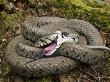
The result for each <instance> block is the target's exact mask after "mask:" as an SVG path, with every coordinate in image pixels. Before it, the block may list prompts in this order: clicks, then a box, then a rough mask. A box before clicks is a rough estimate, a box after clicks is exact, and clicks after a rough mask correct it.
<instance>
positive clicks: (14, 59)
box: [6, 17, 110, 77]
mask: <svg viewBox="0 0 110 82" xmlns="http://www.w3.org/2000/svg"><path fill="white" fill-rule="evenodd" d="M56 21H57V22H56ZM55 31H63V32H65V31H66V32H68V33H74V31H76V32H77V33H79V34H81V35H83V36H84V37H86V39H87V46H86V45H75V44H73V43H64V44H62V45H61V47H60V48H59V49H58V50H57V51H56V52H55V53H54V54H53V55H54V56H55V57H50V58H42V59H38V60H35V61H33V62H30V61H32V59H31V58H33V59H36V55H37V54H38V53H39V52H40V51H41V50H40V48H37V47H35V46H34V44H35V43H36V41H37V40H38V39H39V38H41V37H42V36H44V35H45V34H48V33H52V32H55ZM22 35H23V36H22ZM22 35H20V36H18V37H16V38H15V39H13V40H12V41H11V42H10V43H9V45H8V46H7V51H6V60H7V62H8V63H9V64H10V65H11V66H12V69H14V70H15V71H16V72H17V73H19V74H21V75H24V76H34V77H40V76H46V75H52V74H59V73H66V72H68V71H71V70H72V69H74V68H75V67H77V66H78V63H80V62H81V63H87V64H90V65H92V64H97V63H98V62H99V61H100V60H101V59H102V58H103V57H104V56H106V55H108V54H106V53H109V52H110V51H109V49H108V48H106V47H105V46H103V45H104V44H103V42H102V38H101V36H100V34H99V32H98V31H97V30H96V29H95V27H94V26H93V25H91V24H90V23H88V22H86V21H83V20H78V19H71V20H66V19H63V18H58V17H37V18H35V17H33V18H27V20H26V21H25V22H24V25H23V28H22ZM28 40H30V41H28ZM20 43H21V44H20ZM89 46H90V47H89ZM102 46H103V47H102ZM100 47H101V48H100ZM36 52H38V53H37V54H36ZM105 52H106V53H105ZM23 53H30V54H27V57H25V56H26V55H25V56H24V57H23V56H21V55H23ZM32 55H34V56H33V57H32ZM28 62H30V63H28Z"/></svg>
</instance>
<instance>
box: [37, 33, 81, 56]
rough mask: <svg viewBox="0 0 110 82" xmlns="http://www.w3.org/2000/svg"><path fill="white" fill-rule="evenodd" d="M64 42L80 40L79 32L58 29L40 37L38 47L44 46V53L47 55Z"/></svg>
mask: <svg viewBox="0 0 110 82" xmlns="http://www.w3.org/2000/svg"><path fill="white" fill-rule="evenodd" d="M64 42H73V43H78V42H79V36H78V35H77V34H71V33H68V32H61V31H56V32H54V33H50V34H47V35H45V36H44V37H42V38H40V39H39V40H38V41H37V42H36V44H35V45H36V47H39V48H42V51H43V52H44V53H43V54H44V55H46V56H50V55H52V54H53V53H54V52H55V51H56V50H57V49H58V48H59V47H60V46H61V45H62V44H63V43H64Z"/></svg>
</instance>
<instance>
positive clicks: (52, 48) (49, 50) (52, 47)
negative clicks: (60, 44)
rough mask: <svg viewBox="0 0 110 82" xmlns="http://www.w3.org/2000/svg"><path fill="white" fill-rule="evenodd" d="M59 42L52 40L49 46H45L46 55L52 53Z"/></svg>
mask: <svg viewBox="0 0 110 82" xmlns="http://www.w3.org/2000/svg"><path fill="white" fill-rule="evenodd" d="M56 46H57V44H56V43H55V42H52V43H51V44H49V46H47V47H45V48H44V49H43V51H44V52H45V53H46V54H45V55H46V56H49V55H51V51H53V50H54V49H55V48H56Z"/></svg>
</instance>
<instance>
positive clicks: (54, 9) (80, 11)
mask: <svg viewBox="0 0 110 82" xmlns="http://www.w3.org/2000/svg"><path fill="white" fill-rule="evenodd" d="M0 5H3V10H2V11H0V44H1V45H2V46H3V45H4V44H7V43H8V42H2V39H4V38H5V39H7V38H6V37H8V36H9V34H10V32H11V35H10V36H9V37H13V34H16V31H17V30H18V29H19V28H20V27H21V24H22V22H23V21H22V20H23V19H24V18H25V17H26V15H34V16H58V17H65V18H67V19H71V18H78V19H83V20H86V21H89V22H90V23H91V24H93V25H94V26H95V27H96V28H97V29H98V30H100V31H103V32H106V33H109V32H110V5H108V4H106V3H105V2H103V1H101V0H44V1H43V0H28V4H27V7H28V8H26V10H24V11H25V12H22V13H21V12H19V11H15V12H12V11H11V10H10V9H9V3H8V2H7V1H6V0H0ZM7 32H9V33H7ZM9 37H8V38H9ZM5 47H6V46H3V48H0V50H1V51H3V50H5V49H4V48H5ZM109 62H110V60H107V61H106V63H107V65H105V64H104V66H103V67H106V68H104V69H102V68H101V67H98V68H100V71H101V72H105V73H103V74H106V75H110V69H109V68H110V67H109V66H110V65H109V64H110V63H109ZM1 81H2V79H0V82H1ZM42 81H43V82H51V78H50V77H46V78H43V80H42V79H41V82H42ZM29 82H31V81H29ZM36 82H39V81H36Z"/></svg>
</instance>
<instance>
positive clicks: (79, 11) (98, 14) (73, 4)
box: [54, 0, 110, 32]
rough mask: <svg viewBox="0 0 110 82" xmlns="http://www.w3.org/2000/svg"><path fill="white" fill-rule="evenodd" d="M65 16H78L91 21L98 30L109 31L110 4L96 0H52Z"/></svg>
mask: <svg viewBox="0 0 110 82" xmlns="http://www.w3.org/2000/svg"><path fill="white" fill-rule="evenodd" d="M54 3H56V4H59V5H60V11H61V13H62V14H63V16H65V17H66V18H78V19H83V20H86V21H89V22H91V23H92V24H93V25H94V26H95V27H97V28H98V29H100V30H103V31H106V32H109V31H110V6H109V5H107V4H106V3H104V2H102V1H101V0H100V1H97V0H56V1H55V0H54Z"/></svg>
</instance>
